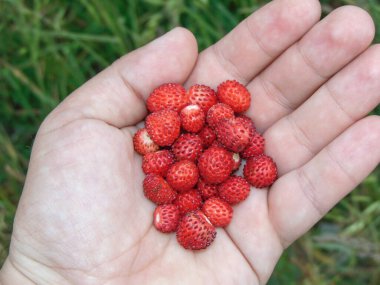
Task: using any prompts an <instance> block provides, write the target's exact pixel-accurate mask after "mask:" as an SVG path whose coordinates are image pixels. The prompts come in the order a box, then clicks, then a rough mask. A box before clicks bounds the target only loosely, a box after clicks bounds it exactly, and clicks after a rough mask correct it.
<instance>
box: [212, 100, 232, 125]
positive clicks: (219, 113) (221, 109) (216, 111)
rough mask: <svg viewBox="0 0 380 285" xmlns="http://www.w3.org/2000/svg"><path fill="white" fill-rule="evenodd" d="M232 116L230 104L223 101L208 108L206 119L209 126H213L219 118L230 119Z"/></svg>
mask: <svg viewBox="0 0 380 285" xmlns="http://www.w3.org/2000/svg"><path fill="white" fill-rule="evenodd" d="M234 116H235V115H234V110H232V108H231V107H230V106H228V105H226V104H223V103H218V104H215V105H214V106H212V107H211V108H210V109H209V110H208V112H207V116H206V121H207V123H208V125H209V126H210V127H211V128H215V126H216V124H217V123H218V122H219V121H220V120H221V119H230V118H233V117H234Z"/></svg>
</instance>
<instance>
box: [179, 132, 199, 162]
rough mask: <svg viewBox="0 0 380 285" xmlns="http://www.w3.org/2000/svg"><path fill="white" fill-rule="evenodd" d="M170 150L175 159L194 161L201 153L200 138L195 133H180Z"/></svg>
mask: <svg viewBox="0 0 380 285" xmlns="http://www.w3.org/2000/svg"><path fill="white" fill-rule="evenodd" d="M172 151H173V153H174V155H175V157H176V159H177V160H184V159H187V160H191V161H196V160H197V159H198V157H199V155H200V154H201V153H202V140H201V138H200V137H199V136H198V135H195V134H182V135H180V137H179V138H178V139H177V140H176V141H175V142H174V144H173V146H172Z"/></svg>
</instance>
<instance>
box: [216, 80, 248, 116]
mask: <svg viewBox="0 0 380 285" xmlns="http://www.w3.org/2000/svg"><path fill="white" fill-rule="evenodd" d="M216 95H217V97H218V99H219V101H220V102H222V103H224V104H227V105H229V106H231V108H232V109H233V110H234V112H236V113H241V112H245V111H247V110H248V108H249V105H250V104H251V94H249V92H248V90H247V88H245V86H244V85H242V84H240V83H239V82H237V81H236V80H227V81H224V82H223V83H221V84H219V86H218V89H217V92H216Z"/></svg>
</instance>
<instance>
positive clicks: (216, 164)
mask: <svg viewBox="0 0 380 285" xmlns="http://www.w3.org/2000/svg"><path fill="white" fill-rule="evenodd" d="M233 164H234V162H233V160H232V155H231V153H230V152H229V151H227V150H225V149H224V148H221V147H216V146H215V147H210V148H208V149H207V150H205V151H204V152H203V153H202V154H201V156H200V157H199V159H198V168H199V173H200V175H201V176H202V178H203V180H204V181H205V182H206V183H210V184H217V183H221V182H223V181H224V180H226V179H227V178H228V176H229V175H230V174H231V172H232V168H233Z"/></svg>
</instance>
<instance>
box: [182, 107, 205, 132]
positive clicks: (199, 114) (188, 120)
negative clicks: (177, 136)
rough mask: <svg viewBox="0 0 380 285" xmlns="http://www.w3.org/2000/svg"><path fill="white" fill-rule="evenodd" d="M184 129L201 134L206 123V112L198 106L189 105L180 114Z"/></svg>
mask: <svg viewBox="0 0 380 285" xmlns="http://www.w3.org/2000/svg"><path fill="white" fill-rule="evenodd" d="M179 116H180V118H181V124H182V128H183V129H184V130H185V131H188V132H190V133H197V132H199V131H200V130H201V129H202V128H203V126H204V124H205V121H206V115H205V113H204V111H203V110H202V109H201V107H199V106H198V105H187V106H186V107H185V108H183V109H182V110H181V112H180V114H179Z"/></svg>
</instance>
